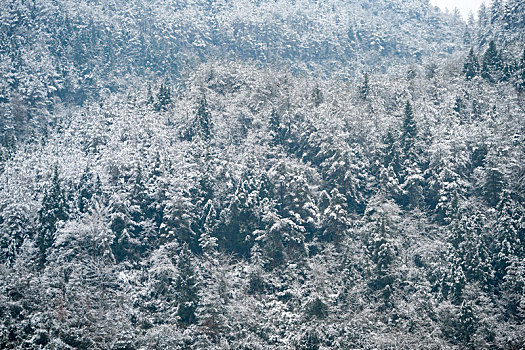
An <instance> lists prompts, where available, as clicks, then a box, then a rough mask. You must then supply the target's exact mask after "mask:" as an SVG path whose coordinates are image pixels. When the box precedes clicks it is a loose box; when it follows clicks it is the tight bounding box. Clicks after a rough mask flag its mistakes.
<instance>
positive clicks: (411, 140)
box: [400, 101, 417, 159]
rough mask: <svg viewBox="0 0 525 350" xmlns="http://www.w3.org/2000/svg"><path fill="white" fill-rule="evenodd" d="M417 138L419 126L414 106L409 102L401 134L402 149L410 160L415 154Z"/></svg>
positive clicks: (404, 155)
mask: <svg viewBox="0 0 525 350" xmlns="http://www.w3.org/2000/svg"><path fill="white" fill-rule="evenodd" d="M416 138H417V126H416V121H415V119H414V112H413V110H412V104H411V103H410V101H407V102H406V104H405V109H404V113H403V126H402V132H401V139H400V143H401V148H402V149H403V152H404V154H403V157H404V158H405V159H408V158H409V157H410V156H411V153H412V152H413V149H414V145H415V143H416Z"/></svg>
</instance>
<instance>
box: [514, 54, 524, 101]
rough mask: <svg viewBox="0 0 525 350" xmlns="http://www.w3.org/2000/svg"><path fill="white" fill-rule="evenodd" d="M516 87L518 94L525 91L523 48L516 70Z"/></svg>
mask: <svg viewBox="0 0 525 350" xmlns="http://www.w3.org/2000/svg"><path fill="white" fill-rule="evenodd" d="M516 87H517V89H518V91H519V92H522V91H525V48H524V49H523V54H522V56H521V59H520V60H519V62H518V66H517V69H516Z"/></svg>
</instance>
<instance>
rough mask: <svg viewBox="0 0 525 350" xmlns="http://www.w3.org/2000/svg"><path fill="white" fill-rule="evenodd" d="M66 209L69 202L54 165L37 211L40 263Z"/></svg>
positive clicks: (66, 214) (51, 243)
mask: <svg viewBox="0 0 525 350" xmlns="http://www.w3.org/2000/svg"><path fill="white" fill-rule="evenodd" d="M68 211H69V204H68V202H67V199H66V195H65V192H64V190H63V189H62V187H61V185H60V178H59V176H58V167H56V166H55V169H54V172H53V178H52V180H51V184H50V187H49V188H48V189H47V190H46V191H45V193H44V197H43V198H42V204H41V207H40V210H39V211H38V222H39V227H38V234H37V245H38V249H39V252H40V263H41V264H44V263H45V260H46V257H47V250H48V249H49V248H50V247H51V246H52V245H53V242H54V240H55V233H56V231H57V228H58V224H59V222H60V221H65V220H67V218H68Z"/></svg>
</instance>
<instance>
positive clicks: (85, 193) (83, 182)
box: [77, 167, 101, 214]
mask: <svg viewBox="0 0 525 350" xmlns="http://www.w3.org/2000/svg"><path fill="white" fill-rule="evenodd" d="M100 190H101V189H100V178H98V176H97V179H96V180H95V179H93V173H92V172H91V170H90V169H89V167H86V169H85V170H84V172H83V173H82V176H81V177H80V180H79V183H78V186H77V209H78V211H79V212H80V213H81V214H83V213H86V212H87V211H88V210H89V208H90V206H91V204H92V200H93V199H94V196H96V195H98V196H100V194H101V193H100Z"/></svg>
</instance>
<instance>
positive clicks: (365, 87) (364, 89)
mask: <svg viewBox="0 0 525 350" xmlns="http://www.w3.org/2000/svg"><path fill="white" fill-rule="evenodd" d="M369 93H370V83H369V81H368V73H365V75H364V77H363V84H362V85H361V87H360V89H359V95H360V96H361V98H362V99H363V100H366V99H367V98H368V94H369Z"/></svg>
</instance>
